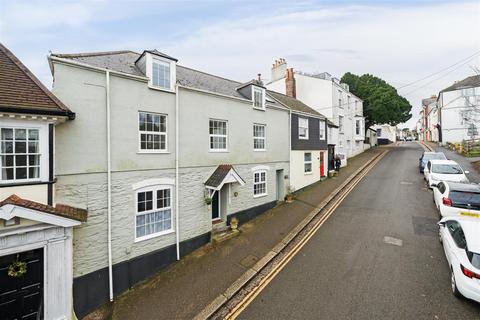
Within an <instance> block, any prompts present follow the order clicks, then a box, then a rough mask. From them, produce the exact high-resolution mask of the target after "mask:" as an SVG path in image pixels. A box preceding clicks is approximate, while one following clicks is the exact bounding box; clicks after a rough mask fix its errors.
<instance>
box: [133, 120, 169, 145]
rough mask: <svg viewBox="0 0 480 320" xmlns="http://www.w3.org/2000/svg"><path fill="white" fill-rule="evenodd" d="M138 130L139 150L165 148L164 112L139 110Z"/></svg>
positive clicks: (165, 121) (165, 125)
mask: <svg viewBox="0 0 480 320" xmlns="http://www.w3.org/2000/svg"><path fill="white" fill-rule="evenodd" d="M138 131H139V142H140V151H147V152H155V151H166V150H167V116H166V115H164V114H156V113H148V112H139V113H138Z"/></svg>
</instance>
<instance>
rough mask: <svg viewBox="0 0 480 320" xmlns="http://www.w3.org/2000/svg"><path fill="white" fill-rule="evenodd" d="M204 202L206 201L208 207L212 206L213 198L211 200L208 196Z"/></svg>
mask: <svg viewBox="0 0 480 320" xmlns="http://www.w3.org/2000/svg"><path fill="white" fill-rule="evenodd" d="M203 201H205V204H206V205H207V206H209V205H211V204H212V198H210V197H207V196H206V197H205V198H204V199H203Z"/></svg>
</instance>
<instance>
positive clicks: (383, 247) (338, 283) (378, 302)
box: [239, 142, 480, 319]
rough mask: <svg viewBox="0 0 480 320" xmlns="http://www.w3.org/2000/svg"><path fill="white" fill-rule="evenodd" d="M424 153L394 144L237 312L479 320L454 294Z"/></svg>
mask: <svg viewBox="0 0 480 320" xmlns="http://www.w3.org/2000/svg"><path fill="white" fill-rule="evenodd" d="M421 153H422V149H421V148H420V146H419V145H418V144H417V143H415V142H411V143H405V144H402V145H401V146H399V147H395V148H392V149H391V151H390V152H389V154H387V156H386V157H385V158H384V159H383V160H382V161H381V162H380V163H379V164H377V166H376V167H375V168H374V169H373V170H372V171H370V173H369V174H368V175H367V176H366V177H365V178H364V180H363V181H362V182H361V183H360V184H359V185H358V186H357V187H356V188H355V189H354V190H353V191H352V193H350V195H349V196H348V197H347V198H346V199H345V200H344V202H343V203H342V204H341V205H340V206H339V207H338V209H337V210H336V211H335V213H334V214H333V215H332V216H331V217H330V219H329V220H328V221H327V222H326V223H325V224H324V225H323V226H322V228H320V230H319V231H318V232H317V234H316V235H315V236H314V237H312V239H311V240H310V241H309V243H308V244H307V245H306V246H305V247H304V248H303V249H302V250H301V251H300V252H299V253H298V255H297V256H296V257H295V258H294V259H292V260H291V261H290V263H289V264H288V265H287V266H286V267H285V269H283V270H282V272H280V273H279V274H278V275H277V276H276V278H275V279H274V280H273V281H272V282H271V283H270V284H269V285H268V286H267V287H266V288H265V289H264V290H263V291H262V293H260V294H259V295H258V296H257V298H256V299H255V300H254V301H253V302H252V303H251V304H250V305H249V306H248V307H247V308H246V309H245V310H244V311H243V313H242V314H241V315H240V317H239V318H240V319H480V304H477V303H475V302H472V301H467V300H465V299H457V298H455V297H454V296H453V295H452V294H451V291H450V273H449V268H448V266H447V262H446V260H445V256H444V253H443V249H442V246H441V244H440V243H439V242H438V238H437V227H436V222H437V221H438V215H437V213H436V210H435V208H434V206H433V203H432V193H431V191H429V190H427V188H426V187H425V184H424V182H423V176H422V175H420V174H419V173H418V167H417V163H418V158H419V156H420V154H421ZM385 237H391V238H392V239H390V241H387V242H390V243H386V242H385ZM400 242H401V243H400ZM391 243H395V244H391Z"/></svg>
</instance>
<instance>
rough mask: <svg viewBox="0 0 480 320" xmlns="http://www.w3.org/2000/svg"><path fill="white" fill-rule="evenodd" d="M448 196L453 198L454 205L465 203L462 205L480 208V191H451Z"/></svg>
mask: <svg viewBox="0 0 480 320" xmlns="http://www.w3.org/2000/svg"><path fill="white" fill-rule="evenodd" d="M448 198H449V199H450V200H452V204H453V206H458V205H464V206H462V207H465V208H467V207H470V208H471V209H473V210H479V209H480V193H478V192H467V191H450V193H449V195H448ZM468 205H470V206H468Z"/></svg>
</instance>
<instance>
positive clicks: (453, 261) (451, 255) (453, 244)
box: [444, 220, 467, 266]
mask: <svg viewBox="0 0 480 320" xmlns="http://www.w3.org/2000/svg"><path fill="white" fill-rule="evenodd" d="M446 226H447V229H448V233H449V236H448V237H447V238H448V241H447V242H448V257H447V260H448V262H449V263H450V265H452V266H453V265H455V266H456V265H457V264H458V263H459V262H458V261H460V259H459V257H458V256H457V253H459V252H460V251H461V250H464V249H465V248H466V246H467V242H466V240H465V235H464V233H463V229H462V227H461V226H460V223H459V222H458V221H456V220H449V221H447V222H446ZM444 248H445V246H444ZM445 255H447V251H445Z"/></svg>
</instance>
